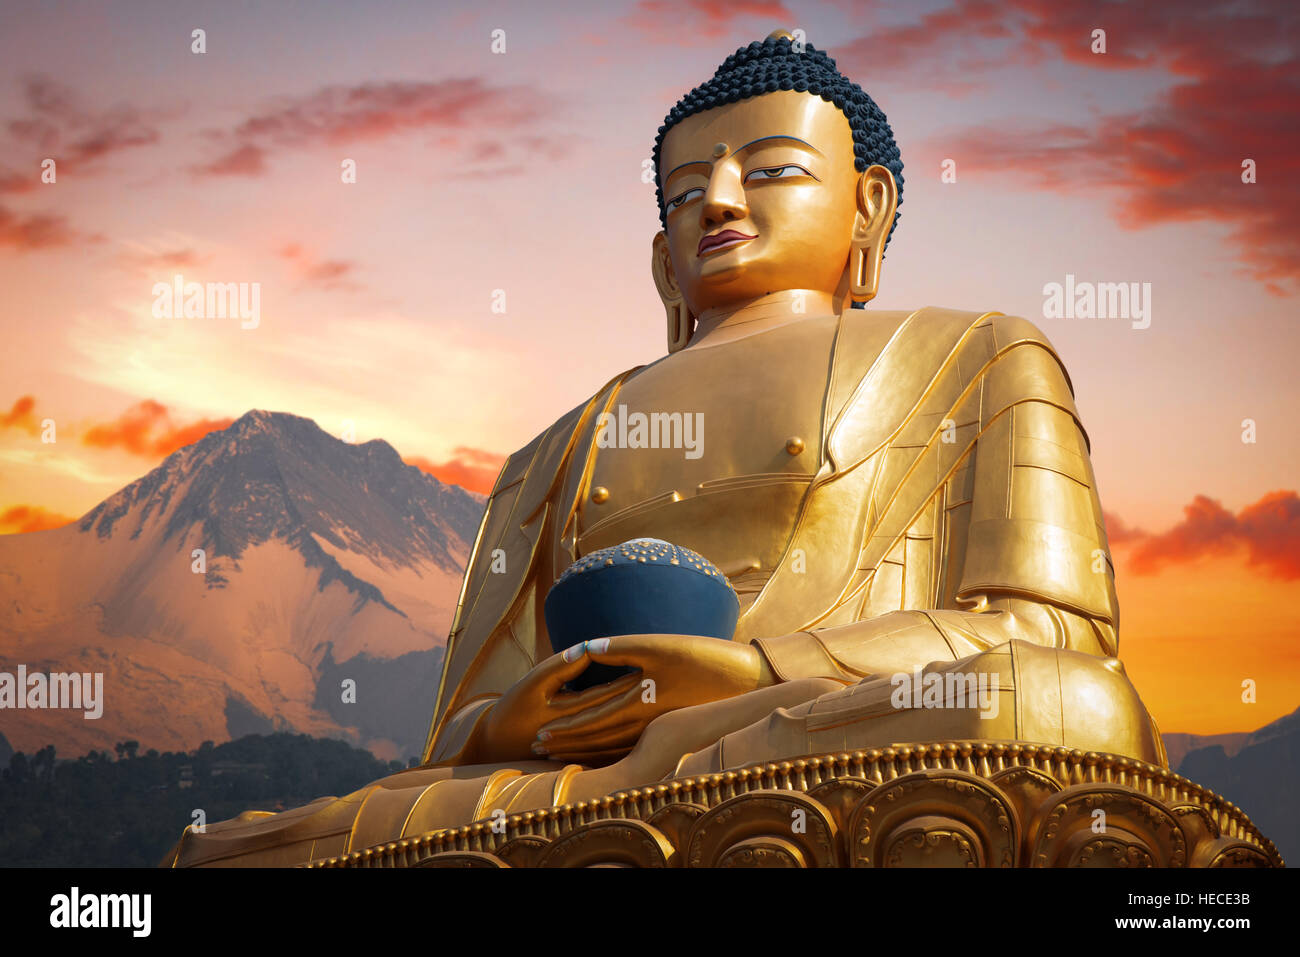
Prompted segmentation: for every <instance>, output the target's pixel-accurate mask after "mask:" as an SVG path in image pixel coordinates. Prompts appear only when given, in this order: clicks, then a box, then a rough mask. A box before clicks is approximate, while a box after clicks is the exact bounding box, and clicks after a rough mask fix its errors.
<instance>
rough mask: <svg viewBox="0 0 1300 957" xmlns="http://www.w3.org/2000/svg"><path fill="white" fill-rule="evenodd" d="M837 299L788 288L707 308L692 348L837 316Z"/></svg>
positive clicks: (702, 315)
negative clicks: (743, 301)
mask: <svg viewBox="0 0 1300 957" xmlns="http://www.w3.org/2000/svg"><path fill="white" fill-rule="evenodd" d="M835 311H836V309H835V297H834V296H832V295H830V294H829V293H824V292H815V291H814V290H811V289H785V290H782V291H781V292H773V293H768V294H767V295H766V296H761V297H759V298H758V299H753V300H751V301H749V302H746V303H741V304H740V305H733V306H724V307H721V308H718V309H706V310H704V312H703V313H702V314H701V315H700V317H699V319H698V321H697V322H696V324H695V332H694V334H693V335H692V336H691V344H690V345H689V346H688V348H690V349H696V348H701V349H703V348H708V347H710V346H716V345H721V344H722V343H724V342H733V341H735V340H736V339H743V338H745V337H746V336H752V335H754V334H755V333H759V332H766V331H767V330H769V329H775V328H777V327H778V326H784V325H786V324H787V323H791V322H798V321H799V320H801V319H812V318H815V317H817V316H828V315H833V314H834V313H835Z"/></svg>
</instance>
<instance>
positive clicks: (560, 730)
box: [537, 675, 653, 747]
mask: <svg viewBox="0 0 1300 957" xmlns="http://www.w3.org/2000/svg"><path fill="white" fill-rule="evenodd" d="M628 677H631V678H635V677H637V676H636V675H629V676H628ZM640 697H641V687H640V684H635V685H631V686H630V687H628V688H627V689H626V690H625V691H623V692H622V693H620V694H619V695H617V696H615V697H611V698H610V699H609V700H607V701H604V702H602V703H600V704H597V705H592V706H591V707H589V708H584V709H582V710H581V711H579V712H578V713H577V714H573V715H571V716H569V717H563V718H556V719H555V720H554V721H548V722H547V723H546V724H544V725H542V727H541V729H540V730H539V731H538V732H537V741H538V743H540V744H542V745H544V746H547V747H549V744H548V742H551V741H555V740H557V739H559V740H573V739H575V738H581V737H584V736H586V735H589V734H597V733H600V732H603V731H605V730H606V729H608V728H610V727H613V726H615V725H619V724H624V723H640V724H642V725H644V724H645V723H646V721H648V720H649V718H650V717H653V716H652V715H647V716H646V718H645V720H639V719H633V721H632V722H628V714H629V709H630V708H634V707H636V703H637V702H638V701H639V699H640Z"/></svg>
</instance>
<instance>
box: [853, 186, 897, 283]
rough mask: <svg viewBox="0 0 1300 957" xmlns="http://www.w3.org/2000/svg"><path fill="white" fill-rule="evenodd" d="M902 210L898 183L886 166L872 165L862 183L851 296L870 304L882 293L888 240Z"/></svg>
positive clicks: (856, 227) (856, 218) (854, 244)
mask: <svg viewBox="0 0 1300 957" xmlns="http://www.w3.org/2000/svg"><path fill="white" fill-rule="evenodd" d="M897 209H898V184H897V183H895V182H894V174H893V173H891V172H890V171H889V170H888V169H886V168H885V167H883V166H879V165H877V166H871V167H868V168H867V169H866V170H864V171H863V173H862V176H861V177H860V178H859V180H858V214H857V216H856V217H855V219H854V224H853V245H852V249H851V251H850V253H849V297H850V298H851V299H852V300H853V301H854V302H870V301H871V300H872V299H874V298H875V297H876V293H877V292H879V291H880V264H881V261H882V260H883V259H884V256H885V240H886V239H887V238H888V237H889V229H890V227H891V226H892V225H893V224H894V213H895V211H896V210H897Z"/></svg>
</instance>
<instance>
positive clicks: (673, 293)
mask: <svg viewBox="0 0 1300 957" xmlns="http://www.w3.org/2000/svg"><path fill="white" fill-rule="evenodd" d="M650 272H651V274H652V275H653V276H654V279H655V289H656V290H658V292H659V299H660V300H661V301H662V302H663V304H664V313H665V315H666V317H667V319H668V351H669V352H670V353H672V352H678V351H680V350H682V349H685V348H686V344H687V343H688V342H690V341H691V333H693V332H694V331H695V318H694V317H693V316H692V315H691V311H690V309H688V308H687V307H686V299H685V298H684V297H683V296H682V287H681V286H679V285H678V284H677V275H676V273H674V272H673V260H672V256H671V255H669V252H668V235H667V233H665V232H664V231H663V230H660V231H659V232H658V233H656V234H655V238H654V242H652V243H651V244H650Z"/></svg>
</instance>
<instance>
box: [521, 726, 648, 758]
mask: <svg viewBox="0 0 1300 957" xmlns="http://www.w3.org/2000/svg"><path fill="white" fill-rule="evenodd" d="M642 727H643V725H642V724H640V723H639V722H624V723H622V724H619V725H616V726H614V727H611V728H607V729H605V730H602V731H600V732H597V733H592V734H583V735H567V736H564V737H561V738H557V739H553V740H551V741H548V742H545V743H544V742H541V741H538V742H537V743H536V744H534V745H533V753H534V754H537V755H541V756H545V757H548V758H554V759H561V760H565V759H571V758H575V757H577V758H585V759H587V760H590V759H591V758H592V757H594V756H595V755H598V754H603V753H605V752H608V751H612V750H621V751H623V752H626V751H627V750H628V749H630V748H631V747H633V746H634V745H635V744H636V742H637V739H638V738H640V737H641V730H642Z"/></svg>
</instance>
